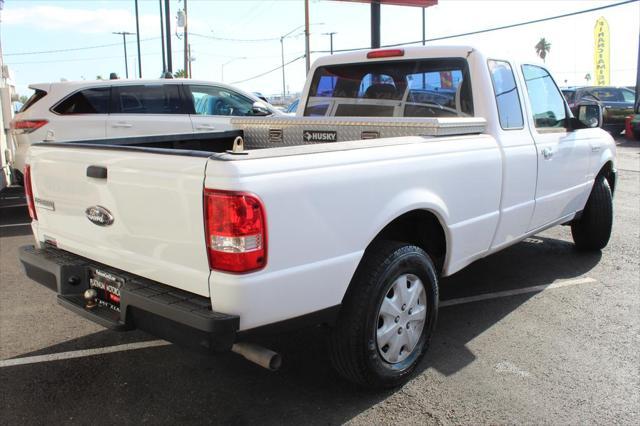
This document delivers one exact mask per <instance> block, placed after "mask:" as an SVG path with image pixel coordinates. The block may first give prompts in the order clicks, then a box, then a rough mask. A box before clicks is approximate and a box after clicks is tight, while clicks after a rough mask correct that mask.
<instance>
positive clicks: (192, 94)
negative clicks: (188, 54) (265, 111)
mask: <svg viewBox="0 0 640 426" xmlns="http://www.w3.org/2000/svg"><path fill="white" fill-rule="evenodd" d="M184 88H185V93H186V97H187V103H188V104H189V105H188V107H189V108H190V109H191V111H190V114H191V115H190V117H191V123H192V126H193V131H194V132H219V131H225V130H232V126H231V117H233V116H247V115H253V102H254V101H253V100H252V99H249V98H247V97H245V96H242V95H241V94H239V93H236V92H234V91H232V90H229V89H227V88H224V87H218V86H209V85H204V84H185V85H184Z"/></svg>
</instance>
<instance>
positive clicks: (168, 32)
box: [164, 0, 173, 74]
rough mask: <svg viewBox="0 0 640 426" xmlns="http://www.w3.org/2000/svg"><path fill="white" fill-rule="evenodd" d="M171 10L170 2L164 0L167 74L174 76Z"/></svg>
mask: <svg viewBox="0 0 640 426" xmlns="http://www.w3.org/2000/svg"><path fill="white" fill-rule="evenodd" d="M170 16H171V9H170V7H169V0H164V24H165V27H166V29H165V32H164V35H165V37H167V72H169V73H170V74H173V65H172V64H171V20H170V19H171V18H169V17H170Z"/></svg>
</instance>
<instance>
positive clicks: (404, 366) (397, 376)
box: [329, 241, 438, 388]
mask: <svg viewBox="0 0 640 426" xmlns="http://www.w3.org/2000/svg"><path fill="white" fill-rule="evenodd" d="M403 274H411V275H415V276H417V277H418V278H419V279H420V280H421V281H422V284H423V287H424V290H425V294H426V308H427V311H426V317H425V322H424V327H423V330H422V333H421V335H420V338H419V340H418V341H417V343H416V345H415V347H414V349H413V351H412V352H411V353H410V355H409V356H408V357H407V358H406V359H404V360H403V361H402V362H398V363H389V362H387V361H385V359H384V358H383V357H382V356H381V354H380V352H379V350H378V344H377V338H376V330H377V327H378V321H379V318H378V311H379V309H380V306H381V304H382V302H383V298H384V297H386V296H387V294H388V291H389V288H390V285H391V283H393V282H394V281H395V280H396V279H397V278H398V277H400V276H401V275H403ZM403 309H404V308H403ZM409 313H410V311H409ZM437 316H438V278H437V274H436V269H435V267H434V265H433V262H432V261H431V259H430V258H429V255H428V254H427V253H426V252H425V251H424V250H422V249H421V248H419V247H417V246H414V245H410V244H406V243H400V242H393V241H382V242H380V243H375V244H374V245H373V246H372V247H370V248H369V249H367V251H366V252H365V255H364V258H363V260H362V262H360V265H359V266H358V269H357V271H356V273H355V275H354V277H353V279H352V281H351V284H350V286H349V290H348V291H347V294H346V296H345V298H344V300H343V304H342V308H341V311H340V315H339V318H338V321H337V322H336V325H335V327H334V328H333V329H332V330H331V333H330V337H329V350H330V357H331V362H332V364H333V366H334V368H335V369H336V370H337V371H338V373H339V374H340V375H342V376H343V377H344V378H346V379H347V380H349V381H351V382H353V383H355V384H357V385H360V386H363V387H367V388H390V387H395V386H399V385H401V384H403V383H405V382H406V381H407V380H409V378H410V377H411V375H412V373H413V372H414V371H415V369H416V366H417V365H418V364H419V362H420V360H421V359H422V357H423V356H424V354H425V352H426V350H427V348H428V346H429V341H430V339H431V334H432V332H433V329H434V327H435V324H436V319H437Z"/></svg>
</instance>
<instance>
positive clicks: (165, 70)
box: [158, 0, 167, 78]
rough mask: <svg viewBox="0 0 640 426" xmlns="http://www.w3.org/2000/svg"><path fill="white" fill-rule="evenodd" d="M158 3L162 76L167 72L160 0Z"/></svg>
mask: <svg viewBox="0 0 640 426" xmlns="http://www.w3.org/2000/svg"><path fill="white" fill-rule="evenodd" d="M158 4H159V5H160V44H161V45H162V77H163V78H164V73H165V72H167V55H166V54H165V53H164V20H163V19H162V0H158Z"/></svg>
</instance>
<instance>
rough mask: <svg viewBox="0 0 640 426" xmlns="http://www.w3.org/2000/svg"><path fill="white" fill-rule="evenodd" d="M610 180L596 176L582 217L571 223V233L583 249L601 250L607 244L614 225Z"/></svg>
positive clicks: (577, 244) (575, 241)
mask: <svg viewBox="0 0 640 426" xmlns="http://www.w3.org/2000/svg"><path fill="white" fill-rule="evenodd" d="M612 198H613V197H612V195H611V188H610V187H609V182H607V180H606V179H605V178H604V176H598V177H596V180H595V182H594V184H593V189H592V190H591V195H589V200H588V201H587V205H586V206H585V208H584V211H583V212H582V217H581V218H580V219H579V220H576V221H574V222H573V223H572V224H571V235H572V236H573V241H574V243H575V244H576V247H577V248H579V249H581V250H601V249H603V248H604V247H606V246H607V243H608V242H609V238H610V237H611V227H612V225H613V199H612Z"/></svg>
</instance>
